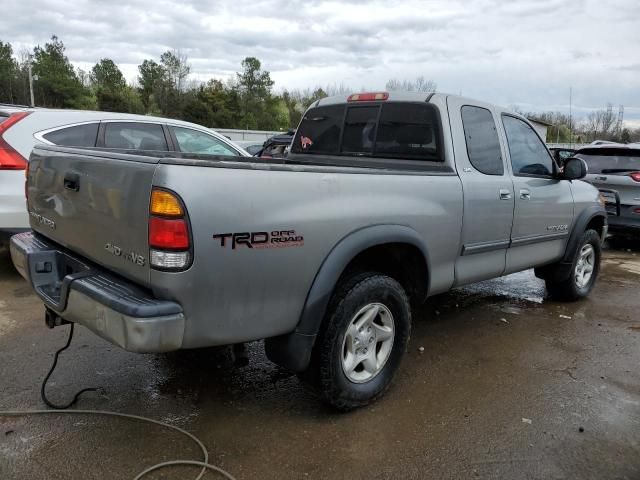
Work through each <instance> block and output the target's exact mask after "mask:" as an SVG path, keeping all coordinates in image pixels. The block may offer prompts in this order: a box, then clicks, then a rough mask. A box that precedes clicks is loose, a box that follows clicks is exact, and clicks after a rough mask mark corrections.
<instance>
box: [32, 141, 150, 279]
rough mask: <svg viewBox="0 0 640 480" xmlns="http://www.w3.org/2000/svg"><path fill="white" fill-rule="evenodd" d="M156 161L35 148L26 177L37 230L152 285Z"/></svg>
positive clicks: (102, 152) (55, 148)
mask: <svg viewBox="0 0 640 480" xmlns="http://www.w3.org/2000/svg"><path fill="white" fill-rule="evenodd" d="M157 162H158V159H156V158H153V157H144V156H138V155H126V154H118V153H112V152H104V151H92V150H86V149H83V150H80V149H69V148H61V147H48V146H47V147H36V148H35V149H34V151H33V153H32V154H31V159H30V162H29V176H28V183H27V185H28V201H27V207H28V209H29V217H30V218H29V221H30V223H31V228H33V230H35V231H37V232H39V233H41V234H42V235H44V236H46V237H48V238H50V239H51V240H53V241H55V242H57V243H59V244H61V245H63V246H64V247H66V248H68V249H69V250H71V251H73V252H76V253H78V254H80V255H81V256H83V257H85V258H87V259H89V260H92V261H94V262H96V263H98V264H99V265H102V266H104V267H106V268H108V269H109V270H112V271H114V272H117V273H119V274H121V275H123V276H124V277H127V278H129V279H131V280H134V281H136V282H138V283H140V284H142V285H145V286H148V284H149V262H148V256H149V246H148V237H147V235H148V233H147V229H148V226H147V225H148V218H149V213H148V212H149V197H150V195H151V186H152V182H153V175H154V172H155V169H156V165H157Z"/></svg>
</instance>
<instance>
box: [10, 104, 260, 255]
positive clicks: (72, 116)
mask: <svg viewBox="0 0 640 480" xmlns="http://www.w3.org/2000/svg"><path fill="white" fill-rule="evenodd" d="M36 143H43V144H48V145H62V146H73V147H98V148H108V149H122V150H127V151H131V150H151V151H154V152H162V151H164V152H168V154H170V153H169V152H181V153H189V154H205V155H230V156H241V157H249V156H251V155H250V154H249V153H247V152H246V151H245V150H244V149H243V148H241V147H239V146H238V145H236V144H234V143H233V142H231V141H230V140H228V139H227V138H225V137H224V136H223V135H220V134H219V133H216V132H214V131H213V130H210V129H208V128H205V127H202V126H200V125H196V124H194V123H189V122H183V121H180V120H171V119H168V118H160V117H149V116H144V115H131V114H126V113H113V112H92V111H83V110H56V109H47V108H29V107H20V106H15V105H3V104H0V244H2V243H4V242H6V241H7V239H8V237H9V236H10V235H12V234H13V233H16V232H19V231H23V230H27V229H28V228H29V220H28V218H27V211H26V208H25V200H24V178H25V175H24V171H25V169H26V167H27V162H28V159H29V155H30V154H31V149H32V148H33V146H34V145H35V144H36ZM155 155H157V153H155Z"/></svg>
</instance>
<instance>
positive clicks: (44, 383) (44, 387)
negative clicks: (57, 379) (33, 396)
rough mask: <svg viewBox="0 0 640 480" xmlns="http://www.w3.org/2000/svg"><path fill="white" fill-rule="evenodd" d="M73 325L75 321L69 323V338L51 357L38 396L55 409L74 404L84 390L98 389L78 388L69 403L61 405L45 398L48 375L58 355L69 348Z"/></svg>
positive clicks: (54, 367) (62, 408) (55, 363)
mask: <svg viewBox="0 0 640 480" xmlns="http://www.w3.org/2000/svg"><path fill="white" fill-rule="evenodd" d="M74 326H75V323H72V324H71V330H69V338H67V343H66V345H65V346H64V347H62V348H61V349H60V350H58V351H57V352H56V353H55V355H54V357H53V365H51V368H50V369H49V372H48V373H47V376H46V377H44V381H43V382H42V387H40V397H41V398H42V401H43V402H44V403H45V404H46V405H47V407H49V408H54V409H56V410H66V409H67V408H69V407H71V406H73V405H75V404H76V402H77V401H78V398H80V395H82V394H83V393H86V392H97V391H98V389H97V388H83V389H82V390H80V391H79V392H78V393H76V394H75V396H74V397H73V399H72V400H71V401H70V402H69V403H65V404H62V405H57V404H55V403H53V402H52V401H51V400H49V399H48V398H47V393H46V391H45V390H46V388H47V382H48V381H49V377H51V375H52V374H53V371H54V370H55V369H56V366H57V365H58V356H59V355H60V354H61V353H62V352H64V351H65V350H66V349H67V348H69V345H71V339H73V327H74Z"/></svg>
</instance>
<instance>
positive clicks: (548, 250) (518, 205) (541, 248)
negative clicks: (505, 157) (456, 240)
mask: <svg viewBox="0 0 640 480" xmlns="http://www.w3.org/2000/svg"><path fill="white" fill-rule="evenodd" d="M502 126H503V128H504V130H503V131H504V134H505V137H506V140H507V142H506V143H507V145H508V147H509V159H510V164H511V170H512V173H513V186H514V190H515V211H514V217H513V229H512V231H511V248H509V250H508V252H507V267H506V270H505V274H506V273H511V272H517V271H520V270H523V269H525V268H529V267H532V266H538V265H543V264H545V263H551V262H553V261H555V260H558V259H559V258H561V257H562V256H563V254H564V251H565V247H566V245H567V241H568V238H569V232H570V229H571V223H572V220H573V196H572V194H571V185H570V183H569V182H568V181H567V180H559V179H558V178H557V167H556V165H555V164H554V162H553V159H552V157H551V154H550V153H549V151H548V150H547V147H546V146H545V145H544V143H543V142H542V140H541V139H540V137H538V134H537V133H536V132H535V130H534V129H533V128H532V127H531V126H530V125H529V124H528V123H527V122H525V121H524V120H522V119H520V118H517V117H515V116H511V115H508V114H503V115H502Z"/></svg>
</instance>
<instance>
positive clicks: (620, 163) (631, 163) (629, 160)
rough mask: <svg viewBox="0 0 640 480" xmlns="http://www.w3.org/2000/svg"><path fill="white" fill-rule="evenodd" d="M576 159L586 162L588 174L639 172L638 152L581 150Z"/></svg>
mask: <svg viewBox="0 0 640 480" xmlns="http://www.w3.org/2000/svg"><path fill="white" fill-rule="evenodd" d="M576 157H579V158H582V159H583V160H584V161H585V162H587V166H588V167H589V173H617V172H620V173H623V172H634V171H640V150H632V149H624V150H623V149H597V150H596V149H593V150H581V151H580V152H578V153H577V154H576Z"/></svg>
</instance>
